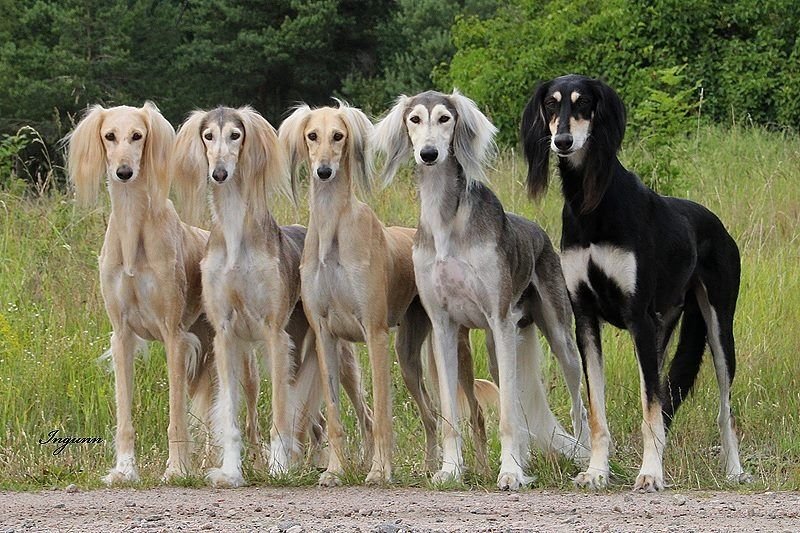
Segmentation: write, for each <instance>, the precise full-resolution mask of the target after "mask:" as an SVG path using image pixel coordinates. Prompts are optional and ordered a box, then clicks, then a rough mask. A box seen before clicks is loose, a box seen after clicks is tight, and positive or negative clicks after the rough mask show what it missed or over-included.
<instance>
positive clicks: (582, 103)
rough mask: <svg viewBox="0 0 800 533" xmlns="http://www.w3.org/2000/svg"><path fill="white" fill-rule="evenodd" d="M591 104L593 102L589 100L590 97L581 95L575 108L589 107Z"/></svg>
mask: <svg viewBox="0 0 800 533" xmlns="http://www.w3.org/2000/svg"><path fill="white" fill-rule="evenodd" d="M590 104H591V102H590V101H589V99H588V98H583V97H580V98H578V99H577V100H576V101H575V108H576V109H586V108H587V107H589V105H590Z"/></svg>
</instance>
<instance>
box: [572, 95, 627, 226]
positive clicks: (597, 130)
mask: <svg viewBox="0 0 800 533" xmlns="http://www.w3.org/2000/svg"><path fill="white" fill-rule="evenodd" d="M590 84H591V86H592V89H593V91H594V96H595V99H596V104H595V110H594V116H592V126H591V127H592V130H591V133H592V134H591V136H590V137H589V142H590V143H591V144H590V145H589V146H588V148H589V150H587V152H586V162H585V167H586V174H584V176H583V204H582V205H581V212H582V213H589V212H591V211H592V210H594V208H595V207H597V204H599V203H600V200H602V199H603V195H604V194H605V193H606V189H608V185H609V184H610V183H611V176H612V174H613V172H614V168H615V164H616V160H617V152H618V151H619V149H620V146H622V139H623V138H624V137H625V123H626V114H625V104H623V103H622V100H621V99H620V97H619V95H618V94H617V93H616V91H614V89H612V88H611V87H609V86H608V85H607V84H606V83H604V82H602V81H600V80H590Z"/></svg>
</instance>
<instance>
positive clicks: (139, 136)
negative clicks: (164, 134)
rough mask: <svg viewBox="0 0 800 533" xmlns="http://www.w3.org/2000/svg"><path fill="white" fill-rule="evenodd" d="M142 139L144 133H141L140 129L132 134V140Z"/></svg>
mask: <svg viewBox="0 0 800 533" xmlns="http://www.w3.org/2000/svg"><path fill="white" fill-rule="evenodd" d="M141 139H142V134H141V133H139V132H138V131H137V132H136V133H134V134H133V135H131V140H132V141H139V140H141Z"/></svg>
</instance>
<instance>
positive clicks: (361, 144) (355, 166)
mask: <svg viewBox="0 0 800 533" xmlns="http://www.w3.org/2000/svg"><path fill="white" fill-rule="evenodd" d="M336 101H337V102H338V103H339V111H340V113H341V116H342V120H343V121H344V123H345V125H346V126H347V132H348V141H347V165H348V169H349V171H350V177H351V179H352V180H353V181H355V182H356V183H357V184H358V186H359V188H360V189H361V191H362V192H363V193H365V194H369V192H370V190H371V188H372V172H373V168H372V167H373V165H372V160H373V158H372V155H373V154H372V149H371V143H370V140H371V137H372V132H373V129H374V127H373V125H372V121H371V120H370V119H369V118H368V117H367V115H366V114H364V112H363V111H361V110H360V109H357V108H355V107H350V106H349V105H347V102H342V101H341V100H336Z"/></svg>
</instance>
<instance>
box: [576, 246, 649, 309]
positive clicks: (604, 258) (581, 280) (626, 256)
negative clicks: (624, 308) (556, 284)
mask: <svg viewBox="0 0 800 533" xmlns="http://www.w3.org/2000/svg"><path fill="white" fill-rule="evenodd" d="M561 267H562V269H563V271H564V279H565V280H566V282H567V289H568V290H569V293H570V296H571V297H572V298H573V299H574V298H575V297H577V294H578V291H579V290H580V288H581V286H582V285H585V286H586V287H587V288H588V289H589V290H590V291H591V293H592V294H593V295H594V297H595V300H596V301H597V302H598V304H600V306H601V308H607V307H609V306H608V305H605V304H612V303H613V304H617V303H619V301H620V300H625V299H628V298H630V297H631V296H633V295H634V294H635V293H636V275H637V264H636V256H635V255H634V254H633V252H631V251H629V250H625V249H623V248H619V247H616V246H611V245H603V244H590V245H589V246H588V247H572V248H567V249H566V250H564V251H562V252H561ZM612 300H613V302H612ZM618 314H619V310H616V311H613V312H611V311H609V312H606V313H604V315H609V316H610V315H615V316H616V315H618ZM610 321H611V322H616V321H617V320H613V319H611V320H610Z"/></svg>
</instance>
